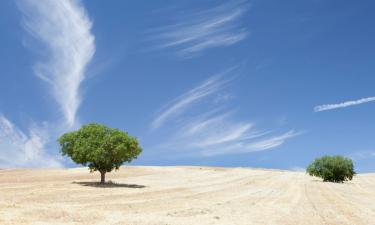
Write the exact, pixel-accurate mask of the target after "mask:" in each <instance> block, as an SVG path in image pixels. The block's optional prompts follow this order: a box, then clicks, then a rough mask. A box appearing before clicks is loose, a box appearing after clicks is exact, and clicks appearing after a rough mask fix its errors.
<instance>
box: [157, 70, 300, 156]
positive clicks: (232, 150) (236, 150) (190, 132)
mask: <svg viewBox="0 0 375 225" xmlns="http://www.w3.org/2000/svg"><path fill="white" fill-rule="evenodd" d="M227 82H228V79H227V80H224V78H223V76H213V77H211V78H209V79H208V80H206V81H205V82H203V83H202V84H200V85H198V86H197V87H196V88H193V89H191V90H190V91H188V92H187V93H185V94H183V95H181V96H180V97H178V98H177V99H176V100H174V101H172V103H173V104H169V105H168V106H169V107H165V110H164V111H162V112H161V113H160V114H159V115H158V116H157V117H156V119H155V120H154V122H153V125H154V126H153V127H154V129H156V128H161V127H162V126H163V125H164V124H166V123H168V122H170V123H168V127H169V128H172V129H171V131H170V132H171V133H170V134H169V135H168V136H169V137H170V138H169V139H168V140H166V141H165V144H163V145H162V146H161V148H163V149H173V150H174V151H176V155H180V156H181V155H183V156H185V155H193V156H194V155H195V156H197V155H199V156H207V157H210V156H216V155H225V154H240V153H249V152H259V151H265V150H270V149H274V148H276V147H278V146H280V145H282V144H284V143H285V141H287V140H288V139H291V138H293V137H296V136H298V135H300V134H301V133H299V132H295V131H293V130H291V131H288V132H284V133H282V134H277V135H276V134H274V135H270V133H272V132H271V131H259V130H258V129H256V127H255V124H254V123H252V122H248V121H239V120H236V119H234V118H233V114H234V112H233V111H225V110H221V109H220V108H219V109H217V108H216V109H212V108H213V107H209V108H210V111H208V112H207V111H205V110H204V109H203V110H200V111H199V112H198V116H193V117H192V113H191V111H192V109H195V110H196V109H197V108H199V109H201V108H202V107H200V105H199V103H200V100H202V99H203V98H205V99H207V100H211V101H212V102H215V97H214V96H215V94H217V93H218V92H221V91H222V89H223V84H224V83H227ZM205 104H206V103H205ZM193 114H194V113H193ZM186 115H188V116H186ZM176 121H179V122H178V123H177V122H176ZM181 121H182V122H181ZM172 122H174V123H172ZM155 124H156V125H157V126H155Z"/></svg>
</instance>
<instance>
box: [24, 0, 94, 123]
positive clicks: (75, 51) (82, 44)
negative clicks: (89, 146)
mask: <svg viewBox="0 0 375 225" xmlns="http://www.w3.org/2000/svg"><path fill="white" fill-rule="evenodd" d="M19 6H20V9H21V11H22V12H23V16H24V18H23V25H24V27H25V29H26V30H27V31H28V32H29V33H30V34H31V35H32V36H33V37H35V38H36V39H37V40H39V41H40V42H41V43H43V44H44V45H45V47H46V50H47V51H46V52H48V56H47V57H46V59H45V60H44V61H43V62H39V63H38V64H36V65H35V67H34V71H35V74H36V75H37V76H38V77H39V78H40V79H42V80H44V81H46V82H47V83H48V84H49V86H50V89H51V94H52V96H53V97H54V99H55V100H56V102H57V103H58V104H59V106H60V109H61V111H62V114H63V116H64V119H65V122H66V125H67V126H68V127H71V126H73V125H74V123H75V122H76V113H77V110H78V107H79V105H80V103H81V97H80V94H79V88H80V85H81V83H82V81H83V80H84V78H85V70H86V67H87V65H88V63H89V62H90V60H91V59H92V57H93V55H94V52H95V44H94V36H93V35H92V34H91V26H92V23H91V21H90V19H89V18H88V16H87V14H86V12H85V10H84V8H83V7H82V5H81V4H80V2H79V1H76V0H64V1H49V0H23V1H19Z"/></svg>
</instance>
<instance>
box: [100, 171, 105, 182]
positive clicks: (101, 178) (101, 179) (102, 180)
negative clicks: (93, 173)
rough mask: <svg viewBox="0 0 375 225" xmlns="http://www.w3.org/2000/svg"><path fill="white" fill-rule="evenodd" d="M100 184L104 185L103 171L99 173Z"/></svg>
mask: <svg viewBox="0 0 375 225" xmlns="http://www.w3.org/2000/svg"><path fill="white" fill-rule="evenodd" d="M100 183H101V184H104V183H105V171H100Z"/></svg>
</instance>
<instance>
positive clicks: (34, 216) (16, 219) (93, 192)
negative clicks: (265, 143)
mask: <svg viewBox="0 0 375 225" xmlns="http://www.w3.org/2000/svg"><path fill="white" fill-rule="evenodd" d="M98 179H99V174H97V173H95V174H90V173H89V172H88V170H87V169H85V168H81V169H65V170H64V169H60V170H0V224H2V225H6V224H64V225H65V224H119V225H120V224H121V225H124V224H129V225H130V224H131V225H136V224H142V225H148V224H155V225H156V224H158V225H159V224H160V225H161V224H163V225H166V224H189V225H195V224H225V225H232V224H277V225H280V224H293V225H294V224H300V225H302V224H308V225H313V224H348V225H349V224H350V225H353V224H356V225H360V224H366V225H369V224H370V225H371V224H375V219H374V218H375V175H372V174H365V175H358V176H356V177H355V178H354V180H353V181H351V182H348V183H345V184H332V183H323V182H321V181H320V180H318V179H315V178H310V177H309V176H307V175H305V174H304V173H302V172H286V171H271V170H255V169H243V168H232V169H224V168H207V167H123V168H121V169H120V171H118V172H114V173H112V174H109V175H108V176H107V179H108V180H112V181H113V182H116V183H117V184H118V185H112V186H109V187H106V188H102V187H96V186H94V183H93V182H94V181H97V180H98Z"/></svg>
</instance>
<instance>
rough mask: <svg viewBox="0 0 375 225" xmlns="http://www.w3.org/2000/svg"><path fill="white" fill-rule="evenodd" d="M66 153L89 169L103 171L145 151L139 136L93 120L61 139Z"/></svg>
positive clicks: (107, 170) (114, 167)
mask: <svg viewBox="0 0 375 225" xmlns="http://www.w3.org/2000/svg"><path fill="white" fill-rule="evenodd" d="M58 141H59V143H60V146H61V153H62V155H63V156H69V157H70V158H71V159H72V160H73V161H74V162H76V163H78V164H82V165H84V166H88V167H89V168H90V171H91V172H93V171H99V172H100V173H101V174H102V182H104V174H105V173H106V172H111V171H112V170H113V169H118V168H119V167H120V166H121V165H122V164H123V163H124V162H131V161H132V160H133V159H136V158H137V156H138V155H139V154H140V153H141V152H142V148H141V147H140V146H139V143H138V140H137V139H136V138H134V137H131V136H129V135H128V134H127V133H125V132H123V131H121V130H118V129H113V128H109V127H106V126H104V125H100V124H96V123H91V124H87V125H85V126H83V127H82V128H81V129H79V130H77V131H73V132H68V133H65V134H63V135H62V136H61V137H60V138H59V139H58Z"/></svg>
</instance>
